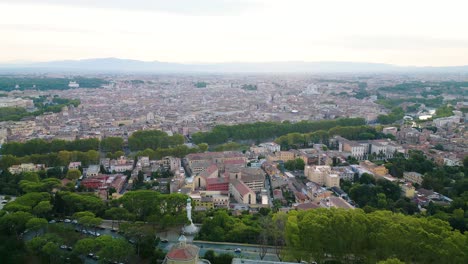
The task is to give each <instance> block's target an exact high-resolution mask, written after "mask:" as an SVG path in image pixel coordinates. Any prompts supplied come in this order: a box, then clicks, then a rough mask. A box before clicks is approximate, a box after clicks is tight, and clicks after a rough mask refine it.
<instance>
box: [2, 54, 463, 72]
mask: <svg viewBox="0 0 468 264" xmlns="http://www.w3.org/2000/svg"><path fill="white" fill-rule="evenodd" d="M50 71H53V72H116V73H118V72H127V73H269V72H274V73H353V72H359V73H363V72H369V73H372V72H380V73H381V72H465V73H468V65H466V66H452V67H401V66H395V65H391V64H384V63H365V62H328V61H325V62H297V61H295V62H294V61H293V62H265V63H243V62H229V63H198V64H182V63H171V62H160V61H150V62H148V61H139V60H128V59H118V58H98V59H84V60H65V61H50V62H37V63H8V64H0V72H50Z"/></svg>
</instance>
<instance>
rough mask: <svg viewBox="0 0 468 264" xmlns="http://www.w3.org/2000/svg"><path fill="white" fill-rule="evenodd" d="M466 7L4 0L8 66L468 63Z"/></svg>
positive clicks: (0, 4) (2, 57)
mask: <svg viewBox="0 0 468 264" xmlns="http://www.w3.org/2000/svg"><path fill="white" fill-rule="evenodd" d="M467 5H468V4H466V3H463V1H450V4H444V5H441V4H439V3H438V2H437V1H412V2H411V3H407V2H406V1H391V2H389V1H387V2H385V3H374V1H358V2H356V1H354V2H352V3H350V2H349V1H326V2H325V1H314V2H313V3H311V2H309V1H292V2H291V1H288V2H286V1H263V0H253V1H227V0H226V1H224V0H223V1H213V0H203V1H197V4H194V3H192V2H191V1H184V0H179V1H170V2H168V1H144V0H138V1H132V2H129V1H99V2H98V3H95V2H94V1H66V0H46V1H41V3H37V2H36V1H31V0H19V1H11V0H4V1H0V10H2V11H3V12H2V16H1V17H0V34H2V35H4V36H9V37H6V38H5V39H4V41H2V43H0V48H1V49H2V50H4V51H8V52H4V53H2V54H0V63H10V62H43V61H55V60H76V59H89V58H102V57H118V58H128V59H135V60H142V61H165V62H175V63H222V62H284V61H288V62H289V61H306V62H318V61H349V62H370V63H386V64H393V65H399V66H460V65H467V64H468V37H467V36H468V34H467V33H468V32H467V29H466V27H464V26H463V25H466V24H467V23H468V18H466V16H464V15H463V10H466V7H468V6H467Z"/></svg>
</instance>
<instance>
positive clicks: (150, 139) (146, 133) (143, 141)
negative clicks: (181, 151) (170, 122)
mask: <svg viewBox="0 0 468 264" xmlns="http://www.w3.org/2000/svg"><path fill="white" fill-rule="evenodd" d="M183 143H184V136H182V135H180V134H175V135H173V136H169V135H167V133H166V132H163V131H159V130H143V131H137V132H135V133H133V134H132V135H131V136H130V137H129V138H128V146H129V147H130V149H131V150H132V151H138V150H144V149H146V148H150V149H158V148H168V147H173V146H176V145H181V144H183Z"/></svg>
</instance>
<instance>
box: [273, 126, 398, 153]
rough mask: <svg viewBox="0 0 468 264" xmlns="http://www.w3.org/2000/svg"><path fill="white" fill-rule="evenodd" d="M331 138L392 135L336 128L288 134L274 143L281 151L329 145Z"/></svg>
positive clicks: (364, 128) (366, 129)
mask: <svg viewBox="0 0 468 264" xmlns="http://www.w3.org/2000/svg"><path fill="white" fill-rule="evenodd" d="M333 136H342V137H344V138H347V139H349V140H370V139H382V138H393V136H392V135H387V134H383V133H382V132H381V131H378V130H377V129H376V128H375V127H371V126H347V127H342V126H337V127H333V128H330V129H329V130H318V131H315V132H311V133H305V134H301V133H289V134H286V135H283V136H281V137H278V138H276V139H275V142H276V143H277V144H279V145H280V146H281V149H291V148H302V147H309V146H311V145H312V144H316V143H321V144H325V145H329V143H330V138H332V137H333Z"/></svg>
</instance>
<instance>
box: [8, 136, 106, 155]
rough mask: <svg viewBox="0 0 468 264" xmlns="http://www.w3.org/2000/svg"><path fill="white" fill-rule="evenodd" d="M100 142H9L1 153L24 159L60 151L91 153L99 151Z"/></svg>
mask: <svg viewBox="0 0 468 264" xmlns="http://www.w3.org/2000/svg"><path fill="white" fill-rule="evenodd" d="M98 149H99V140H98V139H95V138H91V139H78V140H74V141H65V140H59V139H55V140H52V141H50V142H48V141H45V140H43V139H32V140H29V141H27V142H25V143H20V142H8V143H5V144H3V145H2V148H1V150H0V153H1V154H2V155H14V156H17V157H23V156H26V155H33V154H48V153H56V152H59V151H82V152H84V151H89V150H98Z"/></svg>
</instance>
